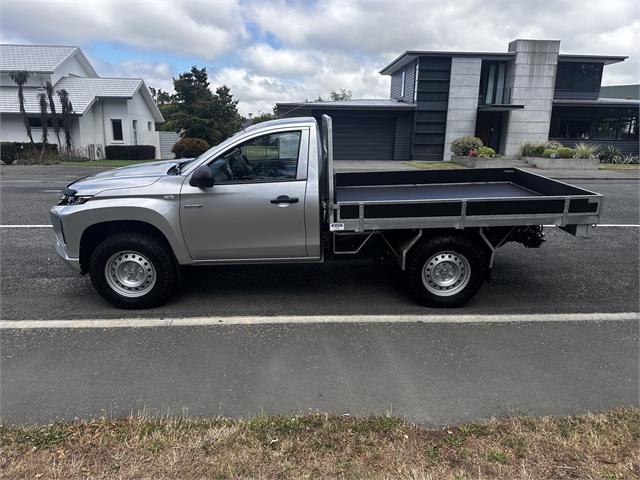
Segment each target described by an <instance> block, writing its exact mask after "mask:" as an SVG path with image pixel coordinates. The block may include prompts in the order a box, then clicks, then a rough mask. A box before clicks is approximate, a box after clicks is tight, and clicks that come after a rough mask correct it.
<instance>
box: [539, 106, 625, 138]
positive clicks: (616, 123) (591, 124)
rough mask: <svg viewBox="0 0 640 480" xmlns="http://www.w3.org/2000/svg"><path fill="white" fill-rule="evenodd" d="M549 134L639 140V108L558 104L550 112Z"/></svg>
mask: <svg viewBox="0 0 640 480" xmlns="http://www.w3.org/2000/svg"><path fill="white" fill-rule="evenodd" d="M549 138H567V139H574V140H610V141H620V140H627V141H636V142H637V141H638V110H637V109H633V108H616V107H611V108H588V107H558V108H554V109H553V112H552V114H551V125H550V128H549Z"/></svg>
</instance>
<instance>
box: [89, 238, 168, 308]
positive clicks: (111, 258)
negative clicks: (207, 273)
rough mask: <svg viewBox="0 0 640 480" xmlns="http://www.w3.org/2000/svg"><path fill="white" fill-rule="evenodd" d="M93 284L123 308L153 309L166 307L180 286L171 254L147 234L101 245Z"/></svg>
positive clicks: (94, 260)
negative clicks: (176, 287)
mask: <svg viewBox="0 0 640 480" xmlns="http://www.w3.org/2000/svg"><path fill="white" fill-rule="evenodd" d="M89 274H90V276H91V282H92V283H93V286H94V287H95V289H96V290H97V291H98V293H99V294H100V295H101V296H102V297H103V298H104V299H105V300H107V301H108V302H110V303H111V304H113V305H115V306H116V307H120V308H132V309H133V308H150V307H155V306H158V305H160V304H162V303H164V302H165V301H166V300H167V299H168V298H169V296H170V295H171V293H173V290H174V289H175V286H176V284H177V278H178V277H177V271H176V265H175V262H174V260H173V256H172V255H171V252H170V250H169V249H168V248H167V247H166V246H165V245H164V244H163V243H162V242H160V241H158V240H157V239H156V238H154V237H152V236H149V235H144V234H135V233H134V234H124V233H120V234H116V235H113V236H111V237H109V238H107V239H105V240H103V241H102V243H100V244H99V245H98V246H97V247H96V249H95V250H94V251H93V253H92V254H91V257H90V260H89Z"/></svg>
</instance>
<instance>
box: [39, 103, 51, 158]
mask: <svg viewBox="0 0 640 480" xmlns="http://www.w3.org/2000/svg"><path fill="white" fill-rule="evenodd" d="M38 101H39V102H40V121H41V122H42V150H41V151H40V158H42V156H43V155H44V151H45V150H46V148H47V140H48V136H49V126H48V125H47V122H48V121H49V115H47V108H48V104H47V94H46V93H44V92H41V93H39V94H38Z"/></svg>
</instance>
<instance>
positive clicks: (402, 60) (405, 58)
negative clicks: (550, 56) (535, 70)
mask: <svg viewBox="0 0 640 480" xmlns="http://www.w3.org/2000/svg"><path fill="white" fill-rule="evenodd" d="M515 55H516V54H515V52H445V51H438V50H433V51H429V50H407V51H406V52H404V53H403V54H401V55H400V56H398V57H396V59H395V60H393V61H392V62H391V63H390V64H389V65H387V66H386V67H384V68H383V69H382V70H380V74H382V75H391V74H392V73H393V72H395V71H397V70H398V69H400V68H402V67H403V66H405V65H406V64H408V63H411V62H412V61H413V60H415V59H416V58H418V57H476V58H477V57H480V58H486V59H498V58H512V57H515Z"/></svg>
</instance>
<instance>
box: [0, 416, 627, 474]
mask: <svg viewBox="0 0 640 480" xmlns="http://www.w3.org/2000/svg"><path fill="white" fill-rule="evenodd" d="M639 445H640V409H632V408H629V409H616V410H612V411H608V412H604V413H600V414H594V415H582V416H575V417H563V418H552V417H544V418H533V417H512V418H505V419H499V420H491V421H486V422H479V423H470V424H465V425H459V426H450V427H441V428H425V427H423V426H419V425H415V424H411V423H407V422H405V421H403V420H402V419H399V418H396V417H392V416H374V417H359V418H355V417H349V416H330V415H323V414H315V415H305V416H294V417H268V416H259V417H255V418H253V419H250V420H230V419H222V418H216V419H186V418H173V419H167V418H164V419H162V418H160V419H157V418H156V419H154V418H148V417H130V418H124V419H109V418H102V419H97V420H93V421H86V422H85V421H76V422H72V423H66V424H62V423H59V424H51V425H45V426H32V427H9V426H4V427H0V477H2V478H283V479H287V478H292V479H293V478H314V479H329V478H331V479H333V478H373V479H391V478H394V479H396V478H399V479H463V478H464V479H471V478H473V479H480V478H482V479H496V480H501V479H509V480H512V479H534V478H535V479H538V478H553V479H558V480H562V479H577V478H580V479H587V478H593V479H596V478H597V479H632V478H640V448H639Z"/></svg>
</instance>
